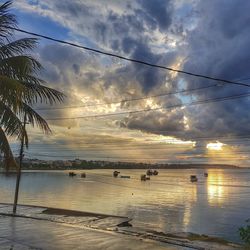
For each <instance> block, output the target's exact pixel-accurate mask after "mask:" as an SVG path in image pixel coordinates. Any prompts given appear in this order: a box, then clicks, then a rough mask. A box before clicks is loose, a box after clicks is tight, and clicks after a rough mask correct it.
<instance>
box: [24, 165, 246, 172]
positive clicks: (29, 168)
mask: <svg viewBox="0 0 250 250" xmlns="http://www.w3.org/2000/svg"><path fill="white" fill-rule="evenodd" d="M112 165H113V166H112ZM151 168H152V169H180V170H182V169H183V170H184V169H242V168H241V167H238V166H234V165H223V164H169V165H165V164H164V165H155V164H146V166H145V165H142V166H140V165H139V164H136V163H135V164H129V165H123V164H118V165H115V166H114V164H111V166H107V165H106V166H71V167H68V166H58V167H55V166H52V167H44V166H39V167H38V166H32V167H24V168H23V170H91V169H93V170H94V169H97V170H98V169H114V170H115V169H151Z"/></svg>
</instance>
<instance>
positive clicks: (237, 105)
mask: <svg viewBox="0 0 250 250" xmlns="http://www.w3.org/2000/svg"><path fill="white" fill-rule="evenodd" d="M249 8H250V3H249V2H246V1H237V2H236V1H209V2H208V1H201V2H200V5H198V6H197V11H198V12H199V14H200V19H199V23H198V26H197V28H196V29H195V30H193V31H192V32H191V33H190V34H189V37H188V40H187V41H188V51H189V56H188V60H187V61H186V63H185V65H184V69H185V70H189V71H192V72H197V73H202V74H207V75H212V76H216V77H220V78H225V79H230V80H236V79H241V78H245V77H248V76H250V73H249V63H250V50H249V48H248V47H249V43H250V32H249V31H250V29H249V27H250V25H249V24H250V23H249V22H250V19H249V12H248V10H249ZM204 13H206V14H205V15H204ZM186 80H187V81H188V86H194V85H195V86H201V85H202V86H205V85H209V84H211V82H208V81H205V80H201V79H190V78H187V77H186ZM246 91H248V92H249V91H250V89H248V88H244V87H239V86H228V85H224V86H222V87H216V88H213V89H210V90H207V91H204V92H201V93H200V92H199V93H198V94H196V95H195V96H196V97H197V98H199V99H205V98H208V97H209V98H211V97H218V96H227V95H232V94H237V93H243V92H246ZM249 106H250V101H249V99H238V100H232V101H227V102H218V103H214V104H209V105H202V106H201V107H200V108H199V109H198V108H197V109H196V112H193V110H192V109H191V110H189V112H188V113H189V117H191V119H192V122H193V126H194V127H195V128H196V129H197V130H198V131H201V132H204V133H205V134H207V135H209V136H213V135H219V134H220V135H227V134H233V133H234V134H239V133H250V129H249V126H248V124H249V122H250V116H249V112H248V110H249Z"/></svg>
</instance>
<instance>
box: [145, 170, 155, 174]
mask: <svg viewBox="0 0 250 250" xmlns="http://www.w3.org/2000/svg"><path fill="white" fill-rule="evenodd" d="M153 173H154V171H153V170H152V169H148V170H147V172H146V175H153Z"/></svg>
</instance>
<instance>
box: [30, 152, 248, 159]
mask: <svg viewBox="0 0 250 250" xmlns="http://www.w3.org/2000/svg"><path fill="white" fill-rule="evenodd" d="M26 154H28V156H29V157H30V156H40V157H50V158H59V157H65V158H71V159H72V158H79V157H83V158H84V159H88V158H92V159H93V158H95V159H107V160H110V159H120V160H121V159H122V160H132V161H133V160H166V161H168V160H170V159H169V158H168V157H163V158H162V157H152V158H150V157H147V158H145V157H140V158H134V157H133V156H128V157H118V156H86V155H85V156H80V155H48V154H36V153H32V154H31V153H26ZM177 156H178V155H177ZM181 156H182V155H181ZM183 156H184V157H185V156H187V155H183ZM225 157H226V158H227V159H242V158H241V156H229V155H225V156H224V157H218V156H217V155H216V160H220V159H224V158H225ZM191 158H192V159H207V158H213V157H212V156H193V155H192V156H191ZM245 159H246V158H244V160H245ZM247 159H249V157H248V158H247ZM174 160H178V159H174ZM190 160H191V159H190Z"/></svg>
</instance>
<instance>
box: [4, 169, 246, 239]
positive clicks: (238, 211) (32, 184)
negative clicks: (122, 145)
mask: <svg viewBox="0 0 250 250" xmlns="http://www.w3.org/2000/svg"><path fill="white" fill-rule="evenodd" d="M120 171H121V173H122V174H123V175H130V176H131V179H121V178H113V177H112V172H113V171H112V170H87V171H85V172H86V173H87V178H86V179H81V178H80V177H79V175H78V177H77V176H76V177H74V178H70V177H68V175H67V172H66V171H60V172H59V171H57V172H56V171H53V172H52V171H50V172H46V171H38V172H25V173H23V175H22V179H21V186H20V198H19V201H20V203H23V204H33V205H44V206H51V207H60V208H67V209H75V210H83V211H91V212H99V213H107V214H114V215H126V216H129V217H131V218H133V226H135V227H142V228H146V229H151V230H157V231H163V232H180V231H186V232H187V231H188V232H194V233H202V234H208V235H214V236H220V237H224V238H226V239H229V240H232V241H239V236H238V232H237V230H238V228H239V227H240V226H242V225H243V224H244V222H245V220H246V219H248V218H250V170H249V169H248V170H244V169H243V170H207V171H206V172H208V174H209V175H208V178H205V177H203V173H204V170H160V171H159V175H158V176H153V177H152V178H151V180H150V181H147V182H141V181H140V175H141V174H142V173H144V172H145V171H144V170H120ZM76 172H78V173H80V172H81V171H76ZM191 174H196V175H197V176H198V178H199V181H198V183H190V181H189V177H190V175H191ZM14 187H15V176H9V177H6V176H5V175H2V174H1V175H0V202H12V201H13V196H14Z"/></svg>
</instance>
